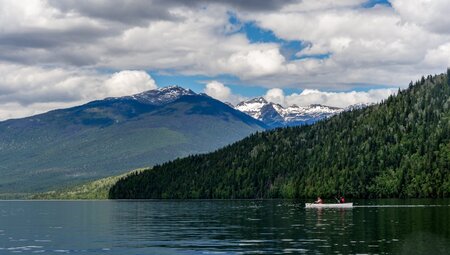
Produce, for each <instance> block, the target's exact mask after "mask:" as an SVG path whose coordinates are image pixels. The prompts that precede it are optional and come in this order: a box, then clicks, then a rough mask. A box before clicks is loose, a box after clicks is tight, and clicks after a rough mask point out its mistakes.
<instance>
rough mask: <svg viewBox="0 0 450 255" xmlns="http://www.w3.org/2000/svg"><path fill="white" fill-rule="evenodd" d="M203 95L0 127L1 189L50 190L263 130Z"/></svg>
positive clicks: (153, 98) (111, 102)
mask: <svg viewBox="0 0 450 255" xmlns="http://www.w3.org/2000/svg"><path fill="white" fill-rule="evenodd" d="M265 128H266V126H265V125H264V124H263V123H261V122H260V121H258V120H255V119H253V118H251V117H249V116H248V115H246V114H244V113H241V112H239V111H237V110H235V109H233V108H231V107H229V106H228V105H225V104H224V103H222V102H220V101H217V100H215V99H213V98H211V97H209V96H206V95H204V94H196V93H194V92H193V91H191V90H186V89H183V88H181V87H177V86H172V87H166V88H160V89H157V90H150V91H146V92H143V93H140V94H136V95H133V96H125V97H117V98H106V99H104V100H98V101H93V102H90V103H87V104H84V105H81V106H77V107H72V108H68V109H60V110H54V111H50V112H47V113H44V114H40V115H35V116H32V117H28V118H22V119H13V120H7V121H2V122H0V174H1V176H2V178H1V179H0V192H1V193H7V192H34V191H46V190H50V189H53V188H55V187H60V186H65V185H69V184H70V185H72V184H76V183H81V182H85V181H88V180H93V179H98V178H102V177H106V176H111V175H118V174H121V173H124V172H126V171H128V170H129V169H136V168H140V167H148V166H152V165H154V164H157V163H162V162H165V161H167V160H171V159H175V158H177V157H182V156H187V155H189V154H196V153H205V152H209V151H213V150H215V149H217V148H219V147H222V146H225V145H227V144H229V143H231V142H234V141H237V140H239V139H241V138H243V137H245V136H247V135H249V134H251V133H254V132H256V131H259V130H263V129H265Z"/></svg>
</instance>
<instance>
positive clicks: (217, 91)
mask: <svg viewBox="0 0 450 255" xmlns="http://www.w3.org/2000/svg"><path fill="white" fill-rule="evenodd" d="M203 92H205V93H206V94H207V95H209V96H210V97H213V98H215V99H217V100H220V101H222V102H227V103H231V104H233V105H235V104H238V103H240V102H242V101H244V100H246V99H247V98H246V97H243V96H241V95H237V94H233V93H232V92H231V89H230V88H229V87H227V86H225V85H224V84H223V83H221V82H218V81H211V82H209V83H207V84H206V86H205V89H204V90H203Z"/></svg>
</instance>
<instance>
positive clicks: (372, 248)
mask: <svg viewBox="0 0 450 255" xmlns="http://www.w3.org/2000/svg"><path fill="white" fill-rule="evenodd" d="M304 202H305V201H291V200H264V201H253V200H200V201H198V200H197V201H196V200H188V201H159V200H150V201H0V254H39V253H42V254H161V255H163V254H303V253H305V254H450V206H449V204H450V200H449V199H434V200H432V199H422V200H420V199H419V200H370V201H369V200H355V201H353V202H355V204H356V205H357V206H356V207H355V208H353V209H340V210H339V209H322V210H318V209H305V208H304V204H303V203H304Z"/></svg>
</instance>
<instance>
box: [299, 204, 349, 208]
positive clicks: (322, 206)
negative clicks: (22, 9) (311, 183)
mask: <svg viewBox="0 0 450 255" xmlns="http://www.w3.org/2000/svg"><path fill="white" fill-rule="evenodd" d="M305 208H353V203H343V204H314V203H306V204H305Z"/></svg>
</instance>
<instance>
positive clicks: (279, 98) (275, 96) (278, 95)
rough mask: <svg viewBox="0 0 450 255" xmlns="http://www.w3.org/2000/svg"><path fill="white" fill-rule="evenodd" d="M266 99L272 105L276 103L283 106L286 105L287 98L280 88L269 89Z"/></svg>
mask: <svg viewBox="0 0 450 255" xmlns="http://www.w3.org/2000/svg"><path fill="white" fill-rule="evenodd" d="M264 98H265V99H266V100H267V101H269V102H272V103H276V104H281V105H285V104H286V102H285V96H284V91H283V90H282V89H279V88H273V89H269V90H268V91H267V92H266V94H265V95H264Z"/></svg>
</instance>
